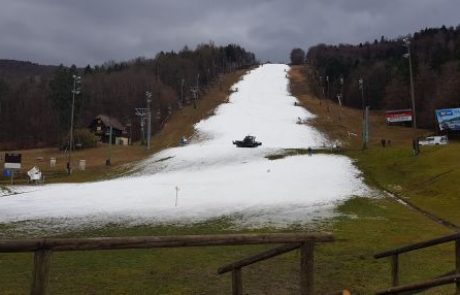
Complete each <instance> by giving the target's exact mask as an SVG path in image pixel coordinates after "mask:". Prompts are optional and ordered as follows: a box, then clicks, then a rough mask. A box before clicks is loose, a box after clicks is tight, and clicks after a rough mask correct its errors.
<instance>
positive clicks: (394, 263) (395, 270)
mask: <svg viewBox="0 0 460 295" xmlns="http://www.w3.org/2000/svg"><path fill="white" fill-rule="evenodd" d="M391 285H392V286H393V287H396V286H398V285H399V255H398V254H394V255H392V256H391Z"/></svg>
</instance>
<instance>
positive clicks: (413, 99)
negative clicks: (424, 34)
mask: <svg viewBox="0 0 460 295" xmlns="http://www.w3.org/2000/svg"><path fill="white" fill-rule="evenodd" d="M406 45H407V50H408V54H409V56H408V59H409V76H410V96H411V101H412V127H413V128H417V118H416V115H415V93H414V77H413V73H412V53H411V50H410V41H409V40H407V42H406Z"/></svg>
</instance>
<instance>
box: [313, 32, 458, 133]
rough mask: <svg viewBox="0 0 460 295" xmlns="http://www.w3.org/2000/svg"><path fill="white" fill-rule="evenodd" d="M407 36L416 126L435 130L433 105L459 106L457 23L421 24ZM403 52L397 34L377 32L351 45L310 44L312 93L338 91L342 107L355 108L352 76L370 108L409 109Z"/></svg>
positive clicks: (358, 103) (331, 95)
mask: <svg viewBox="0 0 460 295" xmlns="http://www.w3.org/2000/svg"><path fill="white" fill-rule="evenodd" d="M407 38H408V40H410V49H411V58H412V63H413V69H414V89H415V92H414V93H415V105H416V114H417V122H418V126H419V127H421V128H431V129H435V127H436V121H435V118H434V110H435V109H438V108H450V107H460V102H459V101H460V100H459V96H458V95H459V93H460V26H458V27H456V28H454V27H449V28H446V27H441V28H427V29H424V30H421V31H420V32H417V33H414V34H413V36H408V37H407ZM407 53H408V48H407V44H406V43H405V41H404V38H403V37H400V38H397V39H387V38H385V37H384V36H382V37H381V38H380V39H379V40H377V39H376V40H374V41H373V42H365V43H360V44H356V45H350V44H340V45H326V44H320V45H317V46H313V47H311V48H310V49H309V50H308V53H307V55H306V58H307V61H308V63H309V64H310V65H311V66H312V68H313V70H314V83H313V84H312V86H313V91H314V93H315V95H317V96H318V97H323V96H324V97H326V98H329V99H331V100H334V101H335V100H336V96H337V94H339V93H341V92H343V99H342V100H343V102H344V104H345V105H346V106H351V107H354V108H361V105H362V103H363V102H362V101H361V93H360V89H359V87H358V80H359V79H360V78H362V79H363V80H364V100H365V101H364V103H365V104H368V105H370V107H371V109H380V110H394V109H405V108H410V107H411V100H410V99H411V96H410V86H409V63H408V60H407V57H408V55H407ZM341 78H343V86H342V84H341V80H340V79H341ZM327 79H329V81H327ZM323 91H324V92H323Z"/></svg>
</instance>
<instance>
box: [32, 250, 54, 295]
mask: <svg viewBox="0 0 460 295" xmlns="http://www.w3.org/2000/svg"><path fill="white" fill-rule="evenodd" d="M51 254H52V251H51V250H46V249H39V250H36V251H35V254H34V270H33V274H32V280H33V281H32V289H31V290H30V294H31V295H45V294H46V287H47V285H48V271H49V266H50V261H51Z"/></svg>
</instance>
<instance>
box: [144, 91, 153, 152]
mask: <svg viewBox="0 0 460 295" xmlns="http://www.w3.org/2000/svg"><path fill="white" fill-rule="evenodd" d="M145 96H146V98H147V124H148V125H147V149H148V150H149V149H150V139H151V136H152V110H151V109H150V103H151V102H152V92H150V91H146V92H145Z"/></svg>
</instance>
